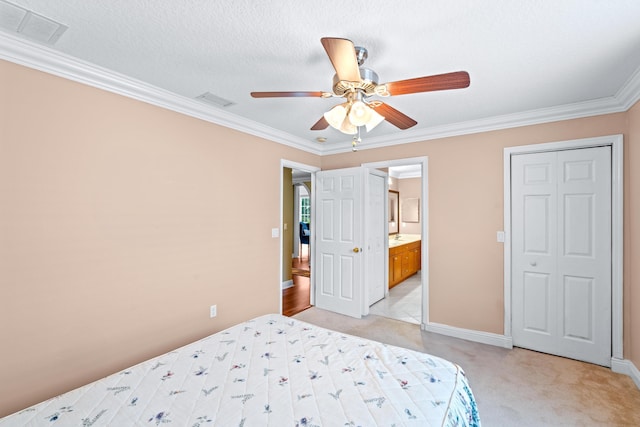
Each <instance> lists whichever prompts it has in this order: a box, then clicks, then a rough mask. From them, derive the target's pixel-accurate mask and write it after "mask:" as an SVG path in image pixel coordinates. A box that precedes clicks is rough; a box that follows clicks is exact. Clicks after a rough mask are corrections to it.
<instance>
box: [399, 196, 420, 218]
mask: <svg viewBox="0 0 640 427" xmlns="http://www.w3.org/2000/svg"><path fill="white" fill-rule="evenodd" d="M402 222H420V199H417V198H411V199H404V200H403V201H402Z"/></svg>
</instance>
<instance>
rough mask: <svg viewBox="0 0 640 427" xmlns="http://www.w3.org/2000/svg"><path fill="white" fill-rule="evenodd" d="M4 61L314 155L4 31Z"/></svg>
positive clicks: (287, 138)
mask: <svg viewBox="0 0 640 427" xmlns="http://www.w3.org/2000/svg"><path fill="white" fill-rule="evenodd" d="M0 59H4V60H7V61H10V62H14V63H16V64H20V65H24V66H26V67H29V68H33V69H36V70H39V71H44V72H45V73H49V74H53V75H56V76H59V77H63V78H65V79H68V80H73V81H76V82H78V83H83V84H86V85H89V86H93V87H95V88H98V89H103V90H106V91H109V92H113V93H116V94H118V95H122V96H126V97H129V98H133V99H135V100H138V101H142V102H145V103H148V104H151V105H155V106H157V107H161V108H165V109H168V110H171V111H175V112H177V113H181V114H185V115H187V116H191V117H194V118H197V119H201V120H204V121H207V122H210V123H215V124H217V125H221V126H225V127H227V128H231V129H235V130H238V131H241V132H244V133H248V134H251V135H254V136H257V137H260V138H264V139H268V140H270V141H274V142H277V143H280V144H284V145H288V146H290V147H294V148H298V149H301V150H304V151H307V152H310V153H313V154H318V155H321V154H322V151H321V150H319V149H318V147H317V146H316V145H315V144H312V143H311V142H310V141H306V140H304V139H302V138H298V137H295V136H293V135H291V134H289V133H286V132H282V131H279V130H277V129H274V128H272V127H269V126H265V125H263V124H261V123H257V122H255V121H252V120H248V119H245V118H243V117H240V116H238V115H236V114H232V113H229V112H228V111H223V110H219V109H217V108H215V107H212V106H210V105H208V104H204V103H202V102H200V101H196V100H195V99H191V98H187V97H184V96H180V95H177V94H175V93H173V92H169V91H167V90H164V89H160V88H158V87H156V86H153V85H150V84H147V83H145V82H142V81H140V80H136V79H133V78H131V77H128V76H125V75H123V74H120V73H116V72H114V71H112V70H108V69H106V68H103V67H100V66H97V65H95V64H92V63H90V62H86V61H82V60H79V59H77V58H74V57H72V56H69V55H66V54H64V53H61V52H59V51H56V50H54V49H51V48H49V47H47V46H43V45H40V44H37V43H35V42H32V41H29V40H27V39H23V38H20V37H16V36H13V35H11V34H8V33H6V32H3V31H0Z"/></svg>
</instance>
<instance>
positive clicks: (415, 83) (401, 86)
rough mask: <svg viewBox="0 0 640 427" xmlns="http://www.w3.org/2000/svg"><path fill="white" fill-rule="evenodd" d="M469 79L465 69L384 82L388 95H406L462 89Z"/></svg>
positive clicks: (468, 82) (466, 85)
mask: <svg viewBox="0 0 640 427" xmlns="http://www.w3.org/2000/svg"><path fill="white" fill-rule="evenodd" d="M470 83H471V80H470V79H469V73H467V72H466V71H456V72H453V73H446V74H438V75H435V76H427V77H417V78H415V79H408V80H399V81H397V82H391V83H386V85H385V86H386V87H387V91H388V92H389V95H406V94H410V93H419V92H432V91H436V90H448V89H462V88H465V87H469V84H470Z"/></svg>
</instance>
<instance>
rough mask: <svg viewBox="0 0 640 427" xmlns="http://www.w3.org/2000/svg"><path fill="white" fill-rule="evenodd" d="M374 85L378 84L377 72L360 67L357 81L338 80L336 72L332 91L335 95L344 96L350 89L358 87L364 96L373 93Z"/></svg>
mask: <svg viewBox="0 0 640 427" xmlns="http://www.w3.org/2000/svg"><path fill="white" fill-rule="evenodd" d="M376 86H378V74H376V72H375V71H373V70H372V69H370V68H364V67H362V68H360V81H359V82H350V81H347V80H339V79H338V75H337V74H335V75H334V76H333V93H335V94H336V95H337V96H344V94H345V93H347V92H349V91H351V90H352V89H359V90H361V91H362V92H363V93H364V95H365V96H371V95H374V94H375V89H376Z"/></svg>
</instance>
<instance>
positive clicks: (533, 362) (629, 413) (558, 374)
mask: <svg viewBox="0 0 640 427" xmlns="http://www.w3.org/2000/svg"><path fill="white" fill-rule="evenodd" d="M294 318H296V319H299V320H302V321H305V322H309V323H313V324H316V325H318V326H322V327H325V328H329V329H333V330H336V331H340V332H343V333H347V334H351V335H357V336H360V337H364V338H370V339H375V340H377V341H381V342H384V343H387V344H392V345H398V346H401V347H405V348H410V349H413V350H419V351H423V352H426V353H431V354H433V355H436V356H440V357H443V358H445V359H448V360H450V361H452V362H455V363H457V364H458V365H460V366H461V367H462V368H463V369H464V370H465V372H466V374H467V377H468V379H469V382H470V384H471V388H472V390H473V392H474V394H475V396H476V400H477V403H478V409H479V412H480V418H481V420H482V425H483V426H484V427H490V426H518V427H520V426H640V390H639V389H638V388H637V387H636V385H635V384H634V382H633V380H632V379H631V378H629V377H628V376H626V375H621V374H616V373H613V372H612V371H611V370H610V369H607V368H604V367H601V366H596V365H591V364H589V363H583V362H578V361H575V360H570V359H565V358H562V357H557V356H551V355H548V354H542V353H537V352H534V351H529V350H524V349H520V348H514V349H513V350H508V349H504V348H500V347H494V346H490V345H485V344H479V343H474V342H470V341H465V340H460V339H457V338H451V337H446V336H443V335H438V334H434V333H430V332H424V331H421V330H420V327H419V326H418V325H413V324H409V323H405V322H400V321H397V320H393V319H387V318H384V317H379V316H375V315H369V316H367V317H366V318H364V319H361V320H358V319H353V318H350V317H347V316H341V315H339V314H335V313H331V312H328V311H324V310H320V309H318V308H315V307H311V308H310V309H308V310H305V311H303V312H302V313H299V314H297V315H295V316H294Z"/></svg>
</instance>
